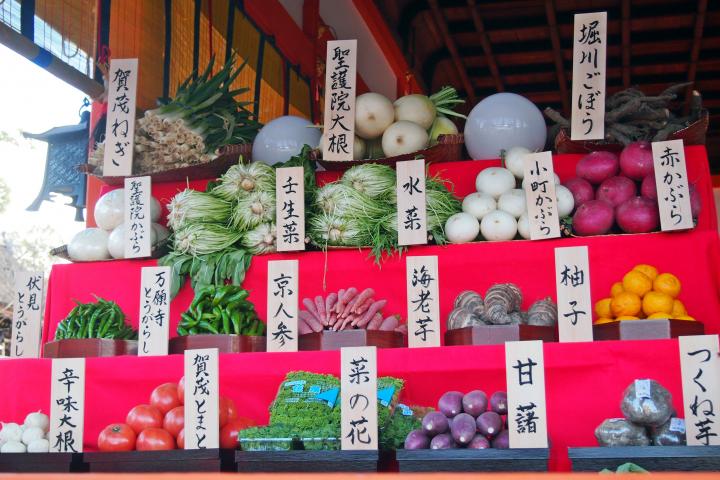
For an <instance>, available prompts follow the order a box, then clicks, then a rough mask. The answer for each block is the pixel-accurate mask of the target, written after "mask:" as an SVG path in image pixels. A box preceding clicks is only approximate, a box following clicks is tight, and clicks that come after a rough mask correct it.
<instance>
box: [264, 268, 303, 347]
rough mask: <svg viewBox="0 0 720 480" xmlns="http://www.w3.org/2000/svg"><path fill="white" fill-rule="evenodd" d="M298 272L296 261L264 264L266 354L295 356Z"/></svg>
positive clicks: (296, 344)
mask: <svg viewBox="0 0 720 480" xmlns="http://www.w3.org/2000/svg"><path fill="white" fill-rule="evenodd" d="M298 272H299V265H298V261H297V260H270V261H268V280H267V282H268V283H267V299H268V300H267V351H268V352H297V349H298V298H299V297H298V276H299V273H298Z"/></svg>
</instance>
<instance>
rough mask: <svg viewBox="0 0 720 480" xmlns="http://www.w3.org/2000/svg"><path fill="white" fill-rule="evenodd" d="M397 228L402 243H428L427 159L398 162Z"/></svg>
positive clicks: (396, 187)
mask: <svg viewBox="0 0 720 480" xmlns="http://www.w3.org/2000/svg"><path fill="white" fill-rule="evenodd" d="M395 167H396V170H397V181H396V182H397V183H396V185H395V190H396V193H397V230H398V243H399V244H400V245H425V244H426V243H427V207H426V198H425V160H408V161H405V162H397V164H396V166H395Z"/></svg>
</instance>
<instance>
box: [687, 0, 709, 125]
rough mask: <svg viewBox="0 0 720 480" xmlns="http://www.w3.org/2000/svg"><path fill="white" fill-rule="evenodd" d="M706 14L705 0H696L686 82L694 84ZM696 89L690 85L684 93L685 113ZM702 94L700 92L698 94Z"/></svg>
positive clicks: (688, 109)
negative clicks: (695, 13) (693, 30)
mask: <svg viewBox="0 0 720 480" xmlns="http://www.w3.org/2000/svg"><path fill="white" fill-rule="evenodd" d="M706 13H707V0H698V6H697V15H696V17H695V32H694V35H693V41H692V49H691V50H690V65H689V66H688V77H687V81H688V82H694V81H695V77H697V64H698V59H699V58H700V49H701V48H702V41H703V38H702V36H703V29H704V28H705V14H706ZM694 88H696V87H695V86H694V85H690V86H689V87H688V88H687V91H686V92H685V112H686V113H687V112H689V111H690V100H691V99H692V91H693V89H694ZM700 93H702V92H700Z"/></svg>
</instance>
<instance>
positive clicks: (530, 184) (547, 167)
mask: <svg viewBox="0 0 720 480" xmlns="http://www.w3.org/2000/svg"><path fill="white" fill-rule="evenodd" d="M524 178H525V182H523V183H524V184H525V201H526V202H527V211H528V222H529V226H530V239H531V240H546V239H549V238H558V237H560V217H559V216H558V209H557V195H556V193H555V172H554V170H553V162H552V153H550V152H539V153H528V154H527V155H525V177H524Z"/></svg>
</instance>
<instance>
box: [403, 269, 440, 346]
mask: <svg viewBox="0 0 720 480" xmlns="http://www.w3.org/2000/svg"><path fill="white" fill-rule="evenodd" d="M405 268H406V275H407V306H408V316H407V319H408V320H407V321H408V345H409V346H410V347H439V346H440V293H439V291H440V287H439V279H438V257H437V256H435V255H431V256H426V257H414V256H408V257H406V267H405Z"/></svg>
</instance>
